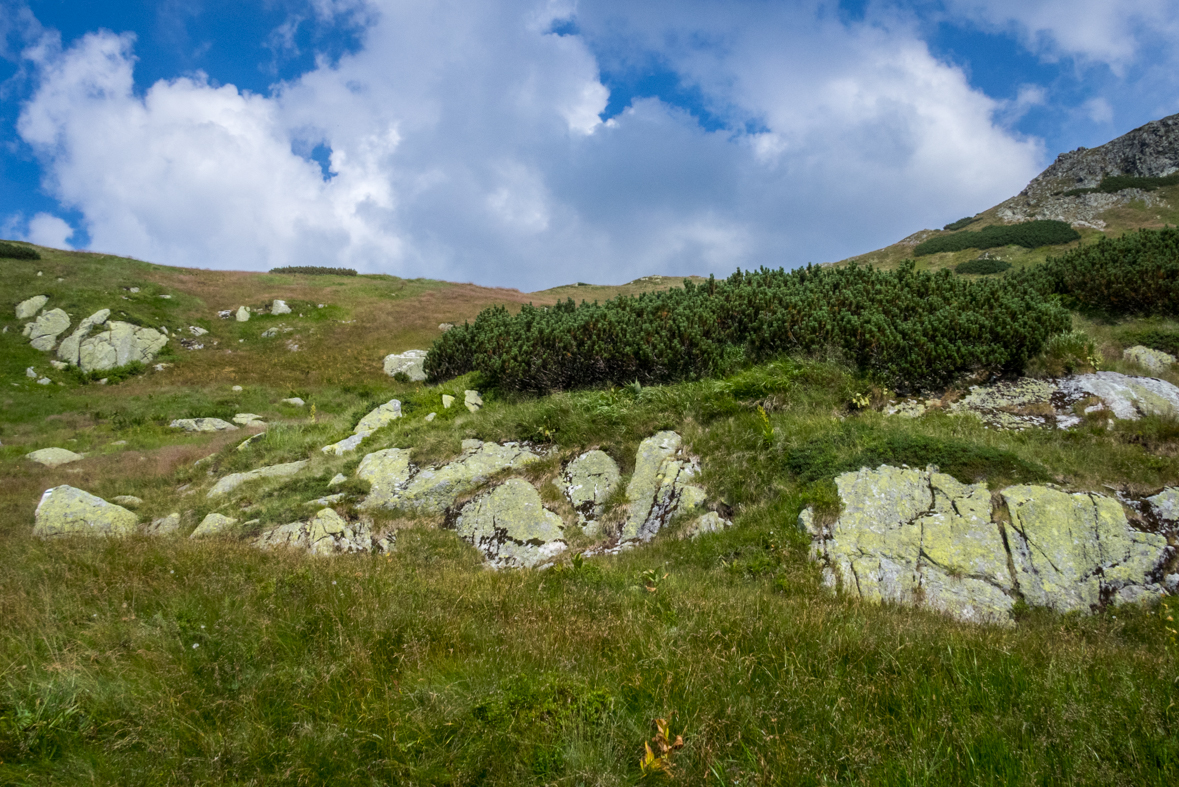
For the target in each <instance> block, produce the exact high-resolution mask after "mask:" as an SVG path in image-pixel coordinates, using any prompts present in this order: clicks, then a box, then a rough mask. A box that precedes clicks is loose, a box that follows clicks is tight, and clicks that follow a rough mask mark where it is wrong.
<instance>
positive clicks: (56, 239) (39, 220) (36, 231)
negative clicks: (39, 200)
mask: <svg viewBox="0 0 1179 787" xmlns="http://www.w3.org/2000/svg"><path fill="white" fill-rule="evenodd" d="M73 234H74V228H73V227H71V226H70V225H69V224H68V223H67V222H66V221H65V219H62V218H59V217H58V216H54V215H52V214H49V213H38V214H37V215H35V216H33V218H31V219H29V230H28V232H26V233H25V240H27V241H28V242H29V243H36V244H37V245H38V246H50V247H52V248H55V249H68V248H71V247H70V243H69V241H70V238H71V237H73Z"/></svg>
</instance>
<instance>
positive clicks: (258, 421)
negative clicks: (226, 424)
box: [233, 413, 266, 427]
mask: <svg viewBox="0 0 1179 787" xmlns="http://www.w3.org/2000/svg"><path fill="white" fill-rule="evenodd" d="M233 422H234V423H235V424H237V425H238V426H247V427H249V426H266V422H265V421H263V420H262V416H260V415H258V414H257V413H238V414H237V415H235V416H234V417H233Z"/></svg>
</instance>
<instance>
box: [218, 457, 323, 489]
mask: <svg viewBox="0 0 1179 787" xmlns="http://www.w3.org/2000/svg"><path fill="white" fill-rule="evenodd" d="M306 466H307V460H306V459H304V460H301V461H298V462H287V463H286V464H281V465H270V466H269V467H259V468H258V469H257V470H249V471H247V472H245V473H230V474H229V475H227V476H224V477H223V478H221V479H220V480H218V481H217V483H216V484H214V485H213V488H212V489H210V490H209V494H208V497H209V498H210V499H212V498H217V497H223V496H225V495H228V494H229V493H230V492H232V491H234V490H235V489H237V488H238V487H239V486H241V485H242V484H246V483H249V482H250V481H257V480H260V479H263V478H289V477H291V476H293V475H297V474H298V473H299V472H300V471H301V470H302V469H303V468H304V467H306Z"/></svg>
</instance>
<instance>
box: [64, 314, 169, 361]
mask: <svg viewBox="0 0 1179 787" xmlns="http://www.w3.org/2000/svg"><path fill="white" fill-rule="evenodd" d="M102 327H103V330H101V331H99V332H98V333H95V334H93V335H91V336H88V337H87V338H85V339H83V340H82V341H81V343H80V344H79V346H78V367H79V368H80V369H81V370H82V371H84V372H92V371H103V370H106V369H114V368H117V367H120V366H126V365H127V364H129V363H144V364H146V363H150V362H151V361H152V360H154V359H155V357H156V355H157V354H158V353H159V351H160V350H162V349H164V345H165V344H167V343H168V337H167V336H165V335H164V334H162V333H160V332H159V331H157V330H156V329H154V328H142V327H140V326H138V325H132V324H131V323H129V322H120V321H118V320H112V321H110V322H107V323H106V324H105V325H104V326H102Z"/></svg>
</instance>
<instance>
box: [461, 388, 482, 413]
mask: <svg viewBox="0 0 1179 787" xmlns="http://www.w3.org/2000/svg"><path fill="white" fill-rule="evenodd" d="M463 404H464V405H466V408H467V409H468V410H470V411H471V412H472V413H477V412H479V408H481V407H482V406H483V397H482V396H480V395H479V392H478V391H463Z"/></svg>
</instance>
